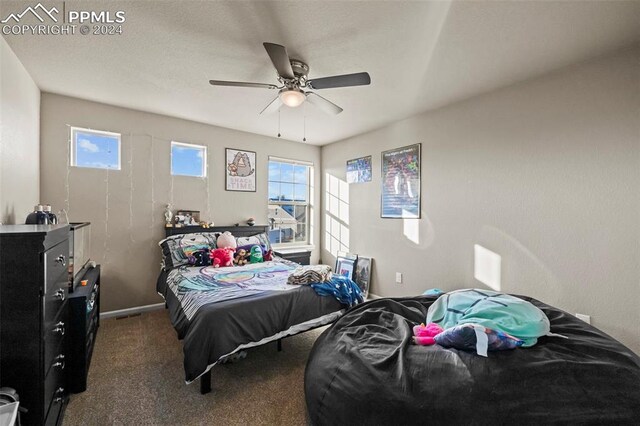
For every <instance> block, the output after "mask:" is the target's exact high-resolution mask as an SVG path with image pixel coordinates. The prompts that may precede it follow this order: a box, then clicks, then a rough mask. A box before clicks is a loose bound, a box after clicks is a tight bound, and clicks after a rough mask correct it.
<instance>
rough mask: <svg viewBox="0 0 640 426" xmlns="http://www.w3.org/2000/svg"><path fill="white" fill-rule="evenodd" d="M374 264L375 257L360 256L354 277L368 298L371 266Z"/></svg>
mask: <svg viewBox="0 0 640 426" xmlns="http://www.w3.org/2000/svg"><path fill="white" fill-rule="evenodd" d="M372 266H373V259H372V258H370V257H363V256H358V261H357V262H356V271H355V278H354V279H353V280H354V281H355V282H356V284H358V287H360V290H362V295H363V296H364V298H365V299H366V298H367V296H369V287H370V286H371V267H372Z"/></svg>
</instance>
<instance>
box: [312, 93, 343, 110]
mask: <svg viewBox="0 0 640 426" xmlns="http://www.w3.org/2000/svg"><path fill="white" fill-rule="evenodd" d="M306 95H307V100H308V101H309V102H311V103H312V104H314V105H315V106H317V107H318V108H320V109H321V110H322V111H324V112H326V113H327V114H333V115H337V114H340V113H341V112H342V108H340V107H339V106H338V105H336V104H334V103H333V102H331V101H330V100H327V99H325V98H323V97H322V96H320V95H318V94H315V93H313V92H307V93H306Z"/></svg>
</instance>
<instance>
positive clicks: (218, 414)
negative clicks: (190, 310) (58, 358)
mask: <svg viewBox="0 0 640 426" xmlns="http://www.w3.org/2000/svg"><path fill="white" fill-rule="evenodd" d="M322 330H323V329H317V330H312V331H309V332H306V333H302V334H299V335H297V336H293V337H289V338H287V339H285V340H283V351H282V352H277V350H276V344H275V342H274V343H270V344H267V345H265V346H262V347H258V348H253V349H250V350H249V351H248V354H247V358H245V359H243V360H241V361H237V362H234V363H232V364H224V365H219V366H216V367H214V368H213V370H212V371H213V381H212V386H213V390H212V392H211V393H209V394H207V395H201V394H200V388H199V383H198V382H194V383H193V384H191V385H186V384H185V382H184V369H183V366H182V361H183V356H182V343H181V342H180V341H179V340H178V339H177V337H176V333H175V331H174V329H173V327H172V326H171V323H170V322H169V318H168V313H167V311H165V310H162V311H155V312H150V313H145V314H142V315H140V316H137V317H129V318H124V319H114V318H112V319H108V320H104V321H103V322H102V323H101V325H100V329H99V331H98V337H97V341H96V347H95V350H94V354H93V360H92V363H91V369H90V372H89V383H88V388H87V390H86V391H85V392H83V393H80V394H76V395H72V396H71V401H70V403H69V405H68V407H67V410H66V413H65V418H64V425H65V426H70V425H204V424H207V425H225V426H227V425H228V426H232V425H305V424H307V423H308V421H307V414H306V406H305V402H304V387H303V377H304V368H305V364H306V361H307V356H308V354H309V351H310V350H311V347H312V346H313V342H314V341H315V339H316V338H317V336H318V335H319V334H320V333H321V332H322Z"/></svg>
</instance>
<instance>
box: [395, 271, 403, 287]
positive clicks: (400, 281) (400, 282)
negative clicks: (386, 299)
mask: <svg viewBox="0 0 640 426" xmlns="http://www.w3.org/2000/svg"><path fill="white" fill-rule="evenodd" d="M396 283H397V284H402V272H396Z"/></svg>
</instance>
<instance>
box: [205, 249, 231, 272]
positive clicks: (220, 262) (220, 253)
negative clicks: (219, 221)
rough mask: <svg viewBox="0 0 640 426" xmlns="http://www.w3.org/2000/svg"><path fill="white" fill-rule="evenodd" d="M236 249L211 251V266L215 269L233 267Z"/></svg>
mask: <svg viewBox="0 0 640 426" xmlns="http://www.w3.org/2000/svg"><path fill="white" fill-rule="evenodd" d="M234 252H235V250H234V249H232V248H230V247H224V248H217V249H213V250H211V255H210V256H211V264H212V265H213V267H214V268H219V267H225V266H233V253H234Z"/></svg>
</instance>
